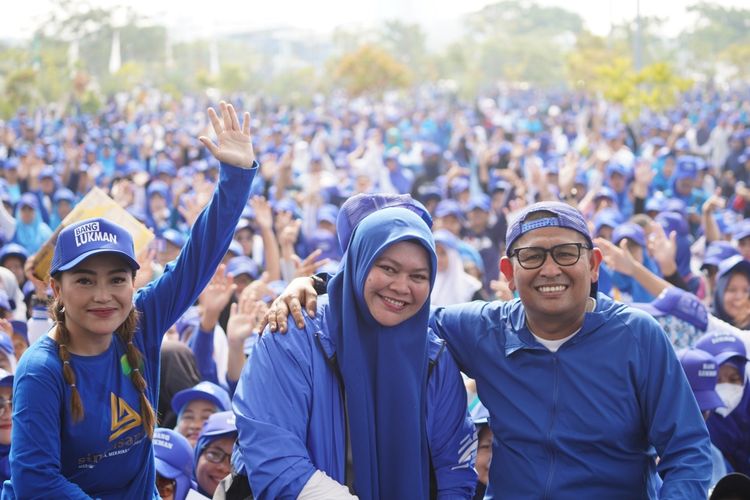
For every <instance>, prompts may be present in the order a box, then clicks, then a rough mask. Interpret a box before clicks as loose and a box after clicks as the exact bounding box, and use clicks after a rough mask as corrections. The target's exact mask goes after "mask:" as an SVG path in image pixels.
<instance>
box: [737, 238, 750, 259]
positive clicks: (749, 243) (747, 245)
mask: <svg viewBox="0 0 750 500" xmlns="http://www.w3.org/2000/svg"><path fill="white" fill-rule="evenodd" d="M737 249H738V250H739V251H740V254H742V258H743V259H745V260H750V236H746V237H745V238H742V239H740V240H739V241H738V242H737Z"/></svg>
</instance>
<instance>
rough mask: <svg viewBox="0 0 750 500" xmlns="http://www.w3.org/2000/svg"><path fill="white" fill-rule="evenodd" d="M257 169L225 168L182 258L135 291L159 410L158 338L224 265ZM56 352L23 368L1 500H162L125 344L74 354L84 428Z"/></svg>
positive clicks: (50, 343) (44, 349) (44, 347)
mask: <svg viewBox="0 0 750 500" xmlns="http://www.w3.org/2000/svg"><path fill="white" fill-rule="evenodd" d="M256 166H257V165H256ZM256 171H257V168H254V169H251V170H248V169H240V168H236V167H232V166H226V165H222V168H221V179H220V182H219V184H218V187H217V190H216V192H215V193H214V196H213V198H212V200H211V202H210V203H209V205H208V207H207V208H206V209H205V210H204V211H203V212H202V213H201V215H200V216H199V217H198V220H197V221H196V222H195V225H194V226H193V230H192V234H191V236H190V238H189V239H188V242H187V243H186V245H185V247H184V248H183V250H182V252H181V253H180V255H179V257H178V258H177V259H176V260H175V261H174V262H172V263H170V264H169V265H168V266H167V268H166V269H165V272H164V274H163V275H162V276H161V277H160V278H159V279H158V280H156V281H154V282H152V283H151V284H149V285H148V286H146V287H144V288H142V289H140V290H138V292H137V293H136V296H135V307H136V309H137V310H138V312H139V313H140V320H139V326H138V330H137V331H136V333H135V337H134V342H135V343H136V346H137V347H138V349H139V350H140V351H141V353H142V354H143V356H144V365H143V368H142V373H143V375H144V378H145V379H146V383H147V391H146V395H147V397H148V399H149V401H150V403H151V405H152V407H153V408H157V403H158V389H159V349H160V346H161V340H162V336H163V334H164V332H165V331H166V330H167V329H168V328H169V327H170V326H171V325H172V324H174V322H175V321H176V320H177V319H178V318H179V317H180V315H182V313H183V312H184V311H185V310H186V309H187V308H188V307H189V306H190V305H192V304H193V302H195V300H196V299H197V297H198V295H199V294H200V292H201V291H202V290H203V288H204V287H205V285H206V284H207V283H208V281H209V280H210V279H211V277H212V276H213V273H214V270H215V269H216V267H217V266H218V265H219V263H220V262H221V259H222V258H223V257H224V254H225V253H226V250H227V249H228V247H229V243H230V241H231V239H232V236H233V232H234V227H235V225H236V221H237V220H239V217H240V214H241V212H242V208H243V206H244V204H245V201H246V200H247V196H248V193H249V190H250V183H251V182H252V179H253V177H254V176H255V172H256ZM232 221H234V222H232ZM57 351H58V344H57V342H55V341H54V340H53V339H52V338H50V337H44V338H42V339H40V340H39V341H38V342H36V343H35V344H33V345H32V346H31V347H30V348H29V349H28V350H27V351H26V353H25V354H24V356H23V357H22V359H21V362H20V363H19V365H18V369H17V371H16V376H15V384H14V390H13V394H14V395H13V431H12V438H11V441H12V446H11V453H10V457H11V473H12V478H13V479H12V483H11V482H10V481H6V482H5V484H4V485H3V493H2V498H3V499H5V498H15V497H18V498H30V497H37V498H39V497H43V498H89V497H97V498H152V497H153V498H158V494H157V492H156V489H155V472H154V457H153V452H152V446H151V439H150V438H149V437H148V436H146V435H145V431H144V428H143V425H142V424H141V417H140V410H141V407H140V403H139V394H138V391H137V390H136V389H135V387H134V386H133V383H132V381H131V378H130V375H129V372H128V373H126V371H127V369H126V368H124V366H127V365H126V363H125V364H124V363H123V360H124V359H126V358H125V356H124V355H125V346H124V345H123V344H122V342H121V341H120V339H119V338H118V337H117V336H116V335H115V336H113V339H112V342H111V344H110V346H109V348H108V349H107V350H106V351H104V352H103V353H101V354H98V355H95V356H77V355H74V354H71V366H72V367H73V370H75V373H76V386H77V388H78V391H79V393H80V395H81V399H82V402H83V408H84V419H83V421H81V422H78V423H74V422H73V421H72V418H71V415H70V387H69V386H68V385H67V384H66V383H65V380H64V379H63V374H62V362H61V361H60V358H59V356H58V353H57Z"/></svg>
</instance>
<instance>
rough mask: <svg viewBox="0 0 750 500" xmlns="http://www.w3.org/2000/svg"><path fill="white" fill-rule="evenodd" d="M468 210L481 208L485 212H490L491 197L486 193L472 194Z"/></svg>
mask: <svg viewBox="0 0 750 500" xmlns="http://www.w3.org/2000/svg"><path fill="white" fill-rule="evenodd" d="M466 209H467V211H469V212H470V211H472V210H474V209H478V210H481V211H483V212H489V211H490V197H489V196H487V195H486V194H484V193H482V194H478V195H476V196H472V197H471V199H470V200H469V205H468V206H467V207H466Z"/></svg>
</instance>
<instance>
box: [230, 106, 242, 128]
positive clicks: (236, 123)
mask: <svg viewBox="0 0 750 500" xmlns="http://www.w3.org/2000/svg"><path fill="white" fill-rule="evenodd" d="M228 108H229V116H230V117H231V118H232V130H240V121H239V118H238V117H237V111H235V109H234V106H232V105H231V104H230V105H229V106H228Z"/></svg>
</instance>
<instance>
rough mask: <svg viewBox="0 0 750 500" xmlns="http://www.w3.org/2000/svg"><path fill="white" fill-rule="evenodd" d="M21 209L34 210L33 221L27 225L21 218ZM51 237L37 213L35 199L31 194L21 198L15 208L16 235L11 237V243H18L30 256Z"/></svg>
mask: <svg viewBox="0 0 750 500" xmlns="http://www.w3.org/2000/svg"><path fill="white" fill-rule="evenodd" d="M22 207H29V208H32V209H34V220H33V221H31V222H30V223H28V224H27V223H25V222H24V221H23V219H22V218H21V208H22ZM51 235H52V230H51V229H50V228H49V226H48V225H47V224H45V223H44V221H42V216H41V214H40V213H39V201H38V200H37V197H36V196H34V195H33V194H31V193H26V194H24V195H23V196H21V200H20V201H19V202H18V206H17V207H16V233H15V235H14V236H13V242H14V243H18V244H19V245H21V246H22V247H24V248H25V249H26V251H27V252H29V253H30V254H32V253H36V251H37V250H39V248H40V247H41V246H42V245H43V244H44V242H45V241H47V240H48V239H49V237H50V236H51Z"/></svg>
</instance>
